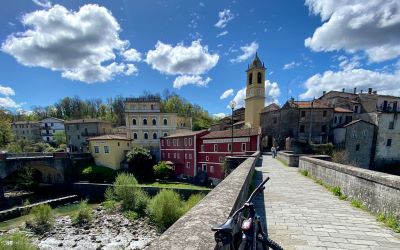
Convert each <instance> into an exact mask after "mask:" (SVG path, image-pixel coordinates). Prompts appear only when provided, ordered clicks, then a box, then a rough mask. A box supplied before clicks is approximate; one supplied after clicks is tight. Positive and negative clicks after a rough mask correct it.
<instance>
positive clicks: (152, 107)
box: [150, 104, 155, 125]
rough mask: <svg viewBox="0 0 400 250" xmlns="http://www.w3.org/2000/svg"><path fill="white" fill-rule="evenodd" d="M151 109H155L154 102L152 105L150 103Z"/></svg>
mask: <svg viewBox="0 0 400 250" xmlns="http://www.w3.org/2000/svg"><path fill="white" fill-rule="evenodd" d="M150 109H151V110H153V109H154V104H151V105H150ZM153 125H155V124H153Z"/></svg>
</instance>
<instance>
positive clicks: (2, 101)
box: [0, 96, 21, 108]
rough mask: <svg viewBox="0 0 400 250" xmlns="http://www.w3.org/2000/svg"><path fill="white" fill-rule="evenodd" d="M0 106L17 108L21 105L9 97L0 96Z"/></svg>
mask: <svg viewBox="0 0 400 250" xmlns="http://www.w3.org/2000/svg"><path fill="white" fill-rule="evenodd" d="M0 107H2V108H18V107H21V104H18V103H16V102H15V101H14V100H13V99H11V98H10V97H8V96H6V97H0Z"/></svg>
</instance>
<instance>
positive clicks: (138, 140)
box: [125, 97, 192, 159]
mask: <svg viewBox="0 0 400 250" xmlns="http://www.w3.org/2000/svg"><path fill="white" fill-rule="evenodd" d="M160 109H161V99H160V98H158V97H147V98H127V99H126V101H125V120H126V121H125V122H126V130H127V137H128V138H130V139H133V144H134V145H139V146H142V147H145V148H148V149H150V151H151V153H152V154H153V155H155V156H156V157H157V159H159V154H160V153H159V149H160V145H159V144H160V137H164V136H168V135H171V134H174V133H176V131H177V130H182V129H189V130H191V128H192V119H191V118H182V117H178V116H177V114H176V113H161V110H160Z"/></svg>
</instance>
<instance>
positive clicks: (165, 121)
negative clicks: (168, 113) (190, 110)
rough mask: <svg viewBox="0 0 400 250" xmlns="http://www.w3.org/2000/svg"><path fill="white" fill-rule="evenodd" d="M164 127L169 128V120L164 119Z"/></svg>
mask: <svg viewBox="0 0 400 250" xmlns="http://www.w3.org/2000/svg"><path fill="white" fill-rule="evenodd" d="M164 125H165V126H167V125H168V120H167V119H165V118H164Z"/></svg>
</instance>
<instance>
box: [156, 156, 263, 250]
mask: <svg viewBox="0 0 400 250" xmlns="http://www.w3.org/2000/svg"><path fill="white" fill-rule="evenodd" d="M259 155H260V154H259V152H257V153H255V154H253V155H252V156H251V157H249V158H248V159H247V160H245V161H244V162H243V163H242V164H240V165H239V166H238V167H237V168H236V169H235V170H234V171H233V172H232V173H230V174H229V175H228V176H227V177H226V178H225V179H224V180H223V181H222V182H221V183H219V184H218V186H216V187H215V188H214V189H213V190H212V191H211V192H210V193H208V195H207V196H206V197H204V199H203V200H201V201H200V202H199V203H198V204H197V205H196V206H195V207H193V208H192V209H191V210H190V211H189V212H187V213H186V214H185V215H184V216H182V217H181V218H180V219H179V220H178V221H177V222H175V224H173V225H172V226H171V227H170V228H169V229H167V231H165V232H164V233H163V234H162V235H161V236H160V237H159V238H158V239H157V240H156V241H154V242H153V243H152V244H151V245H150V247H149V249H187V250H189V249H214V248H215V246H216V244H215V241H214V232H212V231H211V228H212V227H213V226H217V225H220V224H221V223H223V222H225V220H226V219H227V218H228V217H229V215H231V213H233V212H234V211H235V210H236V209H237V208H238V207H240V206H241V205H242V204H243V202H244V201H245V200H246V199H247V196H248V188H249V185H250V182H251V180H252V173H253V171H254V166H255V164H256V161H257V160H258V157H259Z"/></svg>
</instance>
